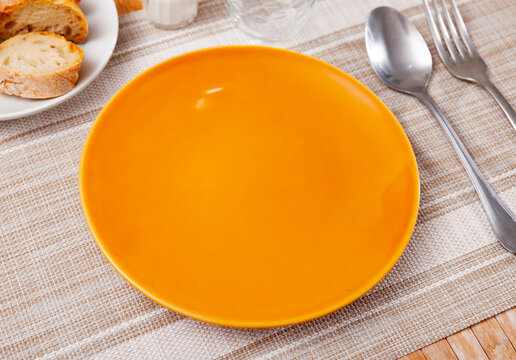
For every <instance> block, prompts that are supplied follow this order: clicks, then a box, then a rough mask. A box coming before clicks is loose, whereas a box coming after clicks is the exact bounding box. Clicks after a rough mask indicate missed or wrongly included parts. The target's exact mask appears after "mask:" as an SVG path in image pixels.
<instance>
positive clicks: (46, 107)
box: [0, 0, 120, 121]
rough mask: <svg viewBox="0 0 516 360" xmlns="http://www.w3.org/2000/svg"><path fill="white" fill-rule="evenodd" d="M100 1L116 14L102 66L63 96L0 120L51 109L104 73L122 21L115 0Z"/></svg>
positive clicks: (13, 118)
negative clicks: (111, 40)
mask: <svg viewBox="0 0 516 360" xmlns="http://www.w3.org/2000/svg"><path fill="white" fill-rule="evenodd" d="M100 2H101V3H103V4H105V5H106V6H111V12H112V13H114V14H115V19H114V21H115V25H116V26H115V27H114V28H115V29H116V30H115V32H114V41H113V43H112V45H111V48H110V49H109V51H108V52H107V53H108V54H109V55H108V56H106V58H105V59H104V61H103V62H102V63H101V65H100V67H99V68H98V69H97V70H96V71H95V72H94V73H93V74H92V75H91V76H90V77H89V78H87V79H85V80H84V82H83V83H81V84H80V86H76V87H74V88H73V89H72V90H71V91H70V92H68V93H66V94H63V95H61V96H58V97H55V98H50V99H39V100H37V99H36V101H41V102H42V103H43V105H41V107H36V108H33V109H30V110H19V111H16V112H11V113H7V114H0V121H7V120H17V119H22V118H24V117H27V116H31V115H35V114H39V113H41V112H44V111H47V110H50V109H52V108H54V107H56V106H58V105H60V104H62V103H63V102H65V101H67V100H69V99H71V98H72V97H74V96H75V95H77V94H79V93H81V92H82V91H83V90H84V89H86V88H87V87H88V86H90V84H91V83H92V82H93V80H95V79H96V78H97V77H98V76H99V75H100V74H101V73H102V71H103V70H104V69H105V68H106V65H107V64H108V62H109V60H111V56H112V55H113V51H114V50H115V47H116V44H117V42H118V35H119V26H120V22H119V19H118V11H117V9H116V5H115V2H114V1H113V0H102V1H100ZM88 25H89V24H88ZM86 39H87V38H86ZM86 41H87V40H86ZM79 46H81V44H79ZM10 96H14V95H10ZM49 100H55V101H54V102H51V103H47V104H45V103H44V102H45V101H49Z"/></svg>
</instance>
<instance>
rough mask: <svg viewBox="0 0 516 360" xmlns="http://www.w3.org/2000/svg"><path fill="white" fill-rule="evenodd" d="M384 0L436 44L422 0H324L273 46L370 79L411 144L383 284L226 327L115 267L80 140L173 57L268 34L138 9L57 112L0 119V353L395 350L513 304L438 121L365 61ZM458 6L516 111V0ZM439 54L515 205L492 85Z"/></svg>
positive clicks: (484, 159) (467, 122)
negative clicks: (410, 201) (167, 25)
mask: <svg viewBox="0 0 516 360" xmlns="http://www.w3.org/2000/svg"><path fill="white" fill-rule="evenodd" d="M85 1H105V0H85ZM386 3H388V4H390V5H394V6H396V7H398V8H399V9H403V11H404V13H405V14H406V15H408V16H409V17H410V19H411V20H412V21H413V22H414V23H415V24H416V26H417V27H418V28H419V29H420V31H422V33H423V35H424V36H425V38H426V39H427V41H428V43H430V37H429V32H428V27H427V24H426V20H425V19H424V16H423V10H422V7H421V5H420V2H419V1H418V0H391V1H381V0H369V1H363V2H359V1H352V0H319V1H318V3H317V5H316V8H315V10H314V13H313V17H312V19H311V20H310V22H309V24H308V25H307V27H306V28H305V29H304V30H303V31H302V33H301V34H299V35H298V36H297V37H296V38H295V39H293V40H292V41H289V42H288V43H281V44H276V45H277V46H281V47H286V48H290V49H293V50H295V51H299V52H302V53H305V54H309V55H312V56H315V57H317V58H320V59H322V60H324V61H327V62H329V63H331V64H333V65H336V66H338V67H339V68H341V69H342V70H344V71H346V72H348V73H350V74H351V75H353V76H354V77H356V78H357V79H358V80H360V81H362V82H363V83H364V84H365V85H366V86H368V87H369V88H370V89H372V90H373V91H374V92H375V93H376V94H378V96H379V97H380V98H381V99H382V100H383V101H384V102H385V103H386V104H387V106H389V108H390V109H391V110H392V111H393V113H394V114H395V115H396V116H397V118H398V119H399V120H400V122H401V124H402V125H403V128H404V129H405V131H406V132H407V134H408V136H409V138H410V141H411V142H412V145H413V147H414V150H415V153H416V157H417V159H418V163H419V167H420V172H421V210H420V214H419V220H418V223H417V226H416V229H415V231H414V234H413V236H412V239H411V242H410V244H409V246H408V248H407V249H406V251H405V253H404V254H403V256H402V258H401V260H400V261H399V263H398V264H397V265H396V267H395V268H394V270H393V271H392V272H391V273H390V274H389V275H388V276H387V277H386V278H385V279H384V280H383V281H382V282H381V283H380V284H379V285H378V286H377V287H375V288H374V289H373V290H372V291H370V292H369V293H367V294H366V295H365V296H363V297H362V298H361V299H359V300H358V301H356V302H355V303H353V304H351V305H350V306H347V307H346V308H344V309H342V310H340V311H337V312H336V313H334V314H331V315H329V316H326V317H324V318H321V319H318V320H315V321H312V322H309V323H305V324H301V325H296V326H292V327H286V328H278V329H265V330H247V329H231V328H222V327H218V326H214V325H209V324H205V323H201V322H198V321H194V320H191V319H189V318H185V317H183V316H180V315H177V314H175V313H173V312H171V311H168V310H166V309H164V308H162V307H160V306H159V305H157V304H155V303H153V302H152V301H150V300H148V299H147V298H145V297H144V296H143V295H141V294H140V293H139V292H137V291H136V290H134V289H133V288H132V287H131V286H130V285H129V284H128V283H126V282H125V281H124V280H123V279H122V278H121V277H120V276H119V275H118V274H117V273H116V272H115V270H114V269H113V268H112V267H111V266H110V265H109V264H108V263H107V261H106V260H105V259H104V258H103V257H102V255H101V253H100V251H99V250H98V249H97V247H96V245H95V243H94V241H93V239H92V237H91V236H90V234H89V232H88V229H87V227H86V224H85V221H84V219H83V217H82V214H81V210H80V202H79V196H78V182H77V173H78V164H79V159H80V155H81V150H82V146H83V144H84V141H85V139H86V136H87V134H88V130H89V129H90V127H91V124H92V122H93V120H94V119H95V117H96V115H97V114H98V112H99V111H100V109H101V108H102V106H103V105H104V104H105V103H106V101H107V100H108V99H109V98H110V97H111V96H112V95H113V94H114V93H115V92H116V91H117V90H118V89H119V88H120V87H121V86H122V85H123V84H125V83H126V82H127V81H128V80H130V79H131V78H132V77H134V76H135V75H136V74H138V73H140V72H142V71H143V70H145V69H147V68H148V67H150V66H151V65H153V64H155V63H158V62H160V61H162V60H165V59H167V58H169V57H171V56H174V55H177V54H181V53H184V52H187V51H190V50H194V49H199V48H204V47H209V46H216V45H224V44H241V43H255V44H258V43H260V42H259V41H257V40H253V39H250V38H248V37H247V36H245V35H244V34H242V33H241V32H239V31H238V30H236V29H234V27H233V25H232V23H231V22H230V21H229V19H228V18H227V14H226V11H225V8H224V4H223V3H222V2H221V1H204V2H203V3H202V4H201V8H200V13H199V16H198V19H197V21H196V23H195V24H193V25H192V26H190V27H188V28H187V29H185V30H181V31H170V32H167V31H162V30H157V29H155V28H154V27H152V26H151V25H149V23H148V22H147V21H146V20H145V19H144V17H143V14H142V13H141V12H138V13H133V14H130V15H126V16H124V17H122V18H121V21H120V38H119V42H118V46H117V48H116V49H115V53H114V55H113V58H112V60H111V61H110V62H109V64H108V66H107V68H106V70H105V71H104V72H103V73H102V74H101V75H100V77H99V78H98V79H97V80H96V81H95V82H94V83H93V84H92V85H91V86H90V87H89V88H88V89H86V90H85V91H84V92H83V93H81V94H80V95H78V96H76V97H75V98H73V99H72V100H70V101H68V102H67V103H66V104H63V105H61V106H59V107H57V108H55V109H53V110H51V111H48V112H45V113H42V114H39V115H36V116H32V117H28V118H24V119H20V120H15V121H8V122H3V123H0V209H1V211H0V284H1V288H0V358H2V359H11V358H12V359H16V358H20V359H28V358H44V359H54V358H67V359H68V358H81V359H82V358H88V357H93V358H101V359H244V358H260V359H262V358H263V359H293V358H300V359H313V358H321V359H342V358H350V359H366V358H367V359H391V358H396V357H399V356H401V355H404V354H406V353H409V352H411V351H413V350H416V349H418V348H420V347H422V346H425V345H427V344H429V343H432V342H434V341H436V340H438V339H440V338H442V337H444V336H446V335H449V334H451V333H453V332H455V331H458V330H460V329H462V328H465V327H467V326H469V325H471V324H473V323H475V322H477V321H479V320H482V319H484V318H487V317H489V316H492V315H494V314H496V313H498V312H500V311H503V310H505V309H507V308H510V307H513V306H515V305H516V281H515V280H516V276H515V275H516V258H515V256H514V255H511V254H509V253H508V252H506V251H504V250H503V249H502V248H501V247H500V245H499V244H498V243H497V242H496V240H495V238H494V236H493V234H492V232H491V230H490V228H489V225H488V223H487V220H486V217H485V215H484V213H483V211H482V209H481V207H480V205H479V202H478V200H477V197H476V195H475V193H474V190H473V188H472V186H471V183H470V182H469V180H468V178H467V176H466V174H465V172H464V170H463V169H462V167H461V165H460V163H459V161H458V160H457V158H456V156H455V155H454V153H453V151H452V149H451V147H450V145H449V144H448V143H447V141H446V139H445V137H444V136H443V134H442V133H441V130H440V129H439V127H438V125H437V124H436V122H435V121H434V119H433V118H432V117H431V115H430V114H429V113H428V111H427V110H426V109H425V108H423V107H422V105H421V104H419V103H418V102H417V101H416V100H415V99H413V98H411V97H408V96H405V95H402V94H399V93H396V92H394V91H392V90H389V89H387V88H386V87H385V86H384V85H382V84H381V83H380V81H379V80H378V79H377V77H376V76H375V75H374V73H373V72H372V70H371V68H370V66H369V63H368V61H367V57H366V51H365V47H364V39H363V22H364V20H365V16H366V14H367V12H368V11H369V10H371V9H372V8H373V7H375V6H378V5H380V4H386ZM459 4H460V5H459V6H460V8H461V10H462V12H463V14H464V17H465V19H466V21H467V24H468V26H469V28H470V31H471V33H472V37H473V39H474V41H475V43H476V45H477V47H478V49H479V51H480V53H481V54H482V56H484V58H485V60H486V62H487V63H488V65H489V68H490V73H491V76H492V79H493V81H494V82H495V83H496V84H498V86H499V87H500V89H501V91H502V92H503V93H504V94H505V95H506V96H507V98H508V99H509V101H510V102H511V103H512V104H513V105H515V106H516V60H515V59H516V26H515V25H514V19H515V18H516V1H514V0H496V1H492V0H464V1H460V2H459ZM432 51H433V53H434V61H435V63H436V64H435V71H434V76H433V78H432V82H431V86H430V92H431V93H432V95H434V96H435V98H436V100H437V102H438V103H439V104H440V105H441V106H442V108H443V109H444V111H445V113H446V114H447V115H448V116H449V117H450V119H451V121H452V123H453V124H454V126H455V127H456V129H457V132H458V133H459V134H460V135H461V137H462V139H463V140H464V142H465V144H466V146H467V147H468V149H470V151H471V153H472V155H473V157H474V158H475V160H476V161H477V162H478V164H479V167H480V168H481V170H482V171H483V172H484V173H485V175H486V177H487V178H488V179H489V181H490V182H491V184H493V186H494V188H495V189H496V190H497V191H498V192H499V193H500V194H501V197H502V198H503V199H504V200H505V201H506V202H507V203H508V204H509V206H510V207H512V209H515V210H516V176H515V172H516V133H515V132H514V130H513V129H512V128H511V127H510V125H509V123H508V121H507V120H506V119H505V118H504V117H503V115H502V112H501V110H500V109H499V108H498V107H497V106H496V105H495V104H494V102H493V100H491V99H490V98H489V97H488V95H487V94H486V93H485V92H483V91H482V90H481V89H479V88H478V87H476V86H474V85H470V84H466V83H464V82H461V81H459V80H457V79H455V78H453V77H452V76H451V75H450V74H449V73H448V72H447V71H446V70H445V69H444V67H443V65H442V63H441V62H440V61H439V60H438V59H437V57H436V56H435V51H434V48H433V47H432ZM144 120H145V119H142V121H144Z"/></svg>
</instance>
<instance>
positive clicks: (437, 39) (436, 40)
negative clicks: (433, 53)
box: [423, 0, 450, 64]
mask: <svg viewBox="0 0 516 360" xmlns="http://www.w3.org/2000/svg"><path fill="white" fill-rule="evenodd" d="M428 1H429V0H423V4H424V5H425V12H426V19H427V20H428V26H429V27H430V33H431V34H432V38H433V39H434V44H435V48H436V49H437V52H438V53H439V56H440V57H441V60H442V61H443V62H444V63H445V64H447V63H448V62H449V61H450V55H449V54H448V52H447V51H446V49H445V48H444V46H443V41H442V40H441V35H439V30H438V29H437V25H436V24H435V20H434V17H433V15H432V10H430V4H429V3H428Z"/></svg>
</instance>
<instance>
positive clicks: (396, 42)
mask: <svg viewBox="0 0 516 360" xmlns="http://www.w3.org/2000/svg"><path fill="white" fill-rule="evenodd" d="M365 32H366V47H367V53H368V55H369V60H370V61H371V65H372V66H373V69H374V71H375V72H376V74H377V75H378V76H379V77H380V78H381V79H382V81H383V82H384V83H385V84H387V85H388V86H390V87H391V88H393V89H394V90H397V91H401V92H404V93H407V94H410V95H413V96H415V97H417V98H418V99H419V100H420V101H421V102H422V103H423V104H425V105H426V106H427V107H428V109H429V110H430V112H431V113H432V114H433V115H434V116H435V118H436V119H437V121H438V122H439V124H440V125H441V127H442V129H443V131H444V133H445V134H446V136H448V139H449V140H450V142H451V144H452V146H453V148H454V149H455V151H456V152H457V155H458V156H459V158H460V161H461V162H462V164H463V165H464V168H465V169H466V172H467V173H468V175H469V177H470V178H471V181H472V182H473V186H474V187H475V190H476V191H477V194H478V197H479V198H480V203H481V204H482V206H483V207H484V210H485V212H486V214H487V218H488V220H489V222H490V223H491V226H492V228H493V231H494V233H495V235H496V237H497V238H498V240H499V241H500V243H501V244H502V245H503V246H504V247H505V248H506V249H507V250H509V251H511V252H513V253H516V216H514V214H513V213H512V212H511V211H510V210H509V208H508V207H507V206H506V205H505V204H504V203H503V201H502V199H500V197H499V196H498V195H497V194H496V193H495V191H494V190H493V188H491V186H490V185H489V183H488V182H487V180H486V179H485V178H484V176H483V175H482V173H481V172H480V170H479V169H478V167H477V165H476V164H475V162H474V161H473V159H472V158H471V156H470V155H469V153H468V151H467V150H466V148H465V147H464V144H463V143H462V142H461V141H460V139H459V137H458V136H457V133H456V132H455V130H453V128H452V126H451V124H450V122H449V121H448V119H447V118H446V116H445V115H444V114H443V112H442V111H441V109H440V108H439V107H438V106H437V104H436V103H435V102H434V100H433V99H432V98H431V97H430V95H429V94H428V92H427V85H428V81H429V80H430V75H431V73H432V56H431V55H430V51H429V50H428V46H427V45H426V43H425V40H424V39H423V37H422V36H421V34H420V33H419V32H418V31H417V29H416V28H415V26H414V25H412V23H410V21H408V19H407V18H405V16H403V15H402V14H401V13H400V12H398V11H396V10H395V9H392V8H390V7H383V6H382V7H379V8H376V9H374V10H373V11H371V13H370V14H369V16H368V18H367V22H366V29H365Z"/></svg>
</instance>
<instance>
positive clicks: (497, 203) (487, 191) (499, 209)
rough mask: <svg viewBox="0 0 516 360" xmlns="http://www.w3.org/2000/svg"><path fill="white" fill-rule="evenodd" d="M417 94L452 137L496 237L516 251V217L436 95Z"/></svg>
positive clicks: (454, 146)
mask: <svg viewBox="0 0 516 360" xmlns="http://www.w3.org/2000/svg"><path fill="white" fill-rule="evenodd" d="M414 95H415V96H416V97H417V98H418V99H419V100H420V101H421V102H422V103H423V104H425V105H426V106H427V107H428V109H429V110H430V112H431V113H432V114H433V115H434V116H435V118H436V119H437V121H438V122H439V125H441V127H442V129H443V131H444V133H445V134H446V136H447V137H448V139H449V140H450V142H451V144H452V146H453V148H454V149H455V152H456V153H457V155H458V156H459V159H460V161H461V162H462V165H464V168H465V169H466V172H467V173H468V175H469V177H470V179H471V182H472V183H473V186H474V188H475V190H476V192H477V194H478V197H479V198H480V203H481V204H482V206H483V208H484V211H485V212H486V215H487V218H488V220H489V223H490V224H491V226H492V228H493V231H494V233H495V235H496V237H497V238H498V240H499V241H500V243H501V244H502V245H503V246H504V247H505V248H506V249H507V250H509V251H511V252H513V253H516V216H514V214H513V213H512V212H511V210H509V208H508V207H507V205H505V204H504V203H503V201H502V199H500V197H499V196H498V195H497V194H496V192H495V191H494V190H493V188H492V187H491V185H489V183H488V182H487V180H486V179H485V177H484V176H483V175H482V173H481V172H480V170H479V169H478V167H477V165H476V164H475V162H474V161H473V159H472V158H471V155H470V154H469V152H468V151H467V150H466V147H465V146H464V144H463V143H462V141H461V140H460V139H459V136H458V135H457V133H456V132H455V130H454V129H453V127H452V126H451V124H450V122H449V121H448V119H447V118H446V116H445V115H444V113H443V112H442V110H441V109H440V108H439V106H438V105H437V104H436V103H435V101H434V100H433V99H432V97H431V96H430V95H429V94H428V93H427V92H421V93H416V94H414Z"/></svg>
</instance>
